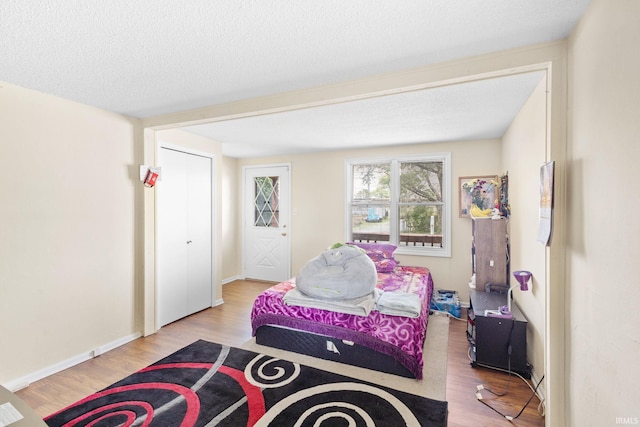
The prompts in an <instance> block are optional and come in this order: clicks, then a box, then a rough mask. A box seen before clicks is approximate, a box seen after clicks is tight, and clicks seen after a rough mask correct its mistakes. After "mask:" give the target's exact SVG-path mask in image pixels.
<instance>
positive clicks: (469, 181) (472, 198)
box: [458, 175, 500, 218]
mask: <svg viewBox="0 0 640 427" xmlns="http://www.w3.org/2000/svg"><path fill="white" fill-rule="evenodd" d="M499 179H500V178H499V177H498V176H497V175H484V176H461V177H459V178H458V193H459V197H458V199H459V201H460V207H459V209H458V216H459V217H460V218H471V216H472V215H471V214H470V212H471V207H472V206H474V205H475V206H476V207H477V208H478V209H479V210H480V211H484V210H486V209H493V208H494V207H495V206H496V200H498V199H499V197H500V195H499V182H500V181H499ZM487 216H488V215H487Z"/></svg>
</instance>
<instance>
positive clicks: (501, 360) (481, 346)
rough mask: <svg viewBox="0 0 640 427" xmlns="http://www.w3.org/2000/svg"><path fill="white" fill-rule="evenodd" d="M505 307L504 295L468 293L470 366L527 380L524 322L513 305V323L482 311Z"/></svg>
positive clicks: (525, 322) (528, 368)
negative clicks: (489, 369) (505, 372)
mask: <svg viewBox="0 0 640 427" xmlns="http://www.w3.org/2000/svg"><path fill="white" fill-rule="evenodd" d="M505 305H507V295H506V294H504V293H495V292H483V291H475V290H471V292H470V306H469V309H468V310H467V340H468V341H469V346H470V348H471V351H470V354H471V366H473V367H474V368H476V367H483V366H486V367H492V368H499V369H502V370H505V371H508V370H511V372H516V373H518V374H520V375H522V376H523V377H525V378H527V379H529V378H531V365H529V363H528V362H527V319H525V317H524V315H523V314H522V312H521V311H520V310H519V309H518V307H517V306H516V305H515V304H513V303H512V304H511V310H512V315H513V318H512V319H509V318H503V317H494V316H491V315H489V314H487V315H485V310H498V308H499V307H501V306H505ZM509 347H510V350H509ZM509 351H511V355H510V356H509Z"/></svg>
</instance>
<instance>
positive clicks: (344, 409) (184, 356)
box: [45, 340, 447, 427]
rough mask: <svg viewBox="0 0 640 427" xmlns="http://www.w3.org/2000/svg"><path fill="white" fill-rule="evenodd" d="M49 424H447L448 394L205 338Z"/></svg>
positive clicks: (94, 426) (174, 426)
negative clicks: (410, 389) (412, 390)
mask: <svg viewBox="0 0 640 427" xmlns="http://www.w3.org/2000/svg"><path fill="white" fill-rule="evenodd" d="M45 422H46V423H47V424H48V425H49V426H78V427H80V426H86V427H89V426H92V427H101V426H102V427H105V426H142V427H145V426H148V427H192V426H193V427H195V426H202V427H213V426H233V427H238V426H272V427H283V426H299V427H306V426H309V427H310V426H315V427H321V426H322V427H328V426H331V427H340V426H345V427H346V426H349V427H360V426H366V427H371V426H376V427H379V426H389V427H398V426H446V424H447V402H441V401H437V400H432V399H427V398H424V397H420V396H416V395H413V394H409V393H404V392H401V391H396V390H393V389H390V388H387V387H382V386H379V385H375V384H372V383H368V382H366V381H362V380H358V379H355V378H350V377H346V376H343V375H338V374H334V373H331V372H327V371H323V370H320V369H316V368H312V367H309V366H304V365H300V364H297V363H292V362H288V361H286V360H282V359H276V358H273V357H271V356H266V355H263V354H258V353H254V352H251V351H247V350H241V349H238V348H233V347H227V346H222V345H220V344H215V343H211V342H208V341H204V340H200V341H196V342H195V343H193V344H191V345H188V346H187V347H185V348H183V349H181V350H178V351H177V352H175V353H173V354H172V355H170V356H168V357H166V358H164V359H162V360H160V361H159V362H157V363H154V364H153V365H151V366H148V367H147V368H144V369H141V370H140V371H138V372H136V373H134V374H133V375H130V376H129V377H127V378H125V379H123V380H121V381H119V382H117V383H115V384H113V385H111V386H109V387H107V388H106V389H104V390H101V391H99V392H97V393H95V394H92V395H90V396H88V397H86V398H84V399H82V400H80V401H78V402H76V403H74V404H72V405H70V406H68V407H67V408H65V409H62V410H61V411H59V412H56V413H54V414H52V415H50V416H48V417H47V418H45Z"/></svg>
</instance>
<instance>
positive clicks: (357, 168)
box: [352, 163, 391, 202]
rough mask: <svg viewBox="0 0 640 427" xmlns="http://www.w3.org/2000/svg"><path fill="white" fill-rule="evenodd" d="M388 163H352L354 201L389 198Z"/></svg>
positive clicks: (385, 199)
mask: <svg viewBox="0 0 640 427" xmlns="http://www.w3.org/2000/svg"><path fill="white" fill-rule="evenodd" d="M389 171H390V164H389V163H379V164H368V165H353V195H352V200H353V201H354V202H370V201H384V202H388V201H389V199H390V198H391V186H390V179H389Z"/></svg>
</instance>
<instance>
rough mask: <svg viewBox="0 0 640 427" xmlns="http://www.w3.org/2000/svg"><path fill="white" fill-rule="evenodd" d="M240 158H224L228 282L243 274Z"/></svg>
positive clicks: (224, 241) (225, 272)
mask: <svg viewBox="0 0 640 427" xmlns="http://www.w3.org/2000/svg"><path fill="white" fill-rule="evenodd" d="M237 170H238V160H237V159H233V158H231V157H223V158H222V193H221V198H220V203H221V204H222V206H221V208H222V235H221V245H222V266H221V268H220V269H221V273H222V281H223V283H226V282H228V281H232V280H234V279H237V278H239V277H240V275H241V273H242V272H241V268H242V260H241V258H240V256H239V255H238V251H239V250H240V249H239V248H240V246H241V242H240V237H241V235H242V234H241V230H240V229H239V226H240V224H241V218H242V215H241V214H240V213H239V211H237V208H238V203H239V200H240V197H241V195H242V181H238V179H237V176H236V174H237Z"/></svg>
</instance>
